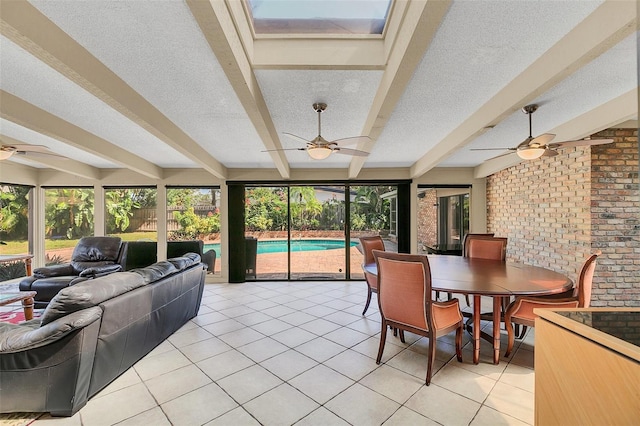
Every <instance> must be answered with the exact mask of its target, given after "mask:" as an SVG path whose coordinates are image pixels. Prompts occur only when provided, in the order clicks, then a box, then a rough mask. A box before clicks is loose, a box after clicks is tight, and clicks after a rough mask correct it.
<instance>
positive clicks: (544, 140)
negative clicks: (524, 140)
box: [529, 133, 556, 146]
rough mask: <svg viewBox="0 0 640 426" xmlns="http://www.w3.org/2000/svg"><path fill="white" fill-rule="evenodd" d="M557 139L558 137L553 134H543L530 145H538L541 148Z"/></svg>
mask: <svg viewBox="0 0 640 426" xmlns="http://www.w3.org/2000/svg"><path fill="white" fill-rule="evenodd" d="M555 137H556V135H554V134H553V133H543V134H542V135H540V136H536V137H535V138H533V139H532V140H531V141H530V142H529V145H533V144H538V145H540V146H544V145H548V144H549V142H551V141H552V140H553V138H555Z"/></svg>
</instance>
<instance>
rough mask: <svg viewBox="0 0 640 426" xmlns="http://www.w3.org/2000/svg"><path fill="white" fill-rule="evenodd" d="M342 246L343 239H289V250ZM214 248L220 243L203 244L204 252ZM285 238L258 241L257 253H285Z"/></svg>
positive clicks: (354, 243)
mask: <svg viewBox="0 0 640 426" xmlns="http://www.w3.org/2000/svg"><path fill="white" fill-rule="evenodd" d="M357 245H358V242H357V241H351V245H350V246H351V247H354V246H357ZM341 248H344V240H291V251H292V252H294V251H318V250H334V249H341ZM210 249H214V250H215V251H216V253H218V254H220V244H205V245H204V252H206V251H207V250H210ZM286 252H287V240H268V241H258V254H262V253H286Z"/></svg>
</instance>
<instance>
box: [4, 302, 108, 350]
mask: <svg viewBox="0 0 640 426" xmlns="http://www.w3.org/2000/svg"><path fill="white" fill-rule="evenodd" d="M101 317H102V309H100V308H99V307H97V306H95V307H91V308H88V309H83V310H81V311H77V312H73V313H71V314H69V315H65V316H64V317H61V318H58V319H57V320H55V321H52V322H50V323H48V324H47V325H44V326H40V323H39V321H38V320H31V321H27V322H26V323H22V324H10V323H5V322H2V323H0V353H3V354H4V353H13V352H20V351H26V350H29V349H33V348H38V347H40V346H45V345H48V344H50V343H52V342H55V341H57V340H60V339H62V338H63V337H64V336H66V335H67V334H69V333H71V332H72V331H74V330H77V329H80V328H83V327H86V326H87V325H89V324H91V323H92V322H94V321H97V320H99V319H100V318H101Z"/></svg>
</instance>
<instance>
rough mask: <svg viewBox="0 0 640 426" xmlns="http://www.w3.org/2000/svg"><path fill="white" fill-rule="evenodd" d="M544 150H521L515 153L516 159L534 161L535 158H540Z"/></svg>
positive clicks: (536, 148) (539, 148) (535, 148)
mask: <svg viewBox="0 0 640 426" xmlns="http://www.w3.org/2000/svg"><path fill="white" fill-rule="evenodd" d="M544 151H545V149H544V148H541V147H532V148H521V149H518V150H517V151H516V153H517V154H518V157H520V158H522V159H523V160H535V159H536V158H540V157H542V154H544Z"/></svg>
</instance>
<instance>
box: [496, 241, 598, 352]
mask: <svg viewBox="0 0 640 426" xmlns="http://www.w3.org/2000/svg"><path fill="white" fill-rule="evenodd" d="M601 254H602V252H601V251H600V250H598V251H597V252H596V253H594V254H592V255H591V256H589V257H588V258H587V260H585V262H584V263H583V265H582V267H581V268H580V273H579V275H578V281H577V282H576V284H575V286H574V287H573V289H571V290H569V291H568V292H564V293H561V294H556V295H553V294H552V295H549V296H522V297H516V300H514V301H513V302H511V304H509V306H508V307H507V310H506V312H505V315H504V324H505V328H506V329H507V334H508V337H509V343H508V344H507V351H506V352H505V354H504V356H505V357H508V356H509V355H510V354H511V351H512V350H513V344H514V341H515V333H514V330H513V324H520V325H523V326H525V327H534V326H535V319H536V318H537V317H538V316H537V315H536V314H535V313H534V312H533V310H534V309H536V308H588V307H589V304H590V303H591V287H592V285H593V274H594V272H595V269H596V260H597V259H598V256H600V255H601ZM523 334H524V333H523Z"/></svg>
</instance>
